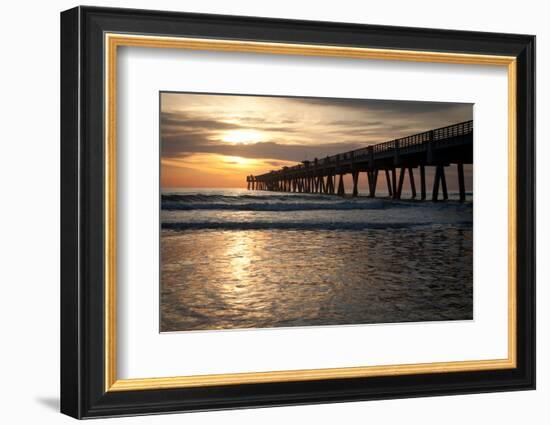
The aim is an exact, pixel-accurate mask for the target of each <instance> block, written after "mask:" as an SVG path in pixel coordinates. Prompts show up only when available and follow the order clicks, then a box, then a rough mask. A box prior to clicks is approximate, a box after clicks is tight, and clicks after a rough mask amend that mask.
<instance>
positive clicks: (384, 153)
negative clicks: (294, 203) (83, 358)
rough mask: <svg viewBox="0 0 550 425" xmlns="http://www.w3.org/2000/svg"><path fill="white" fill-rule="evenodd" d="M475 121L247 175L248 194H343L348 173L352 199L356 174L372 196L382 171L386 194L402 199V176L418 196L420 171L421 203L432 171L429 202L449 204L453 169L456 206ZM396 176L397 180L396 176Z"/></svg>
mask: <svg viewBox="0 0 550 425" xmlns="http://www.w3.org/2000/svg"><path fill="white" fill-rule="evenodd" d="M473 128H474V124H473V120H471V121H465V122H461V123H458V124H453V125H450V126H447V127H441V128H436V129H434V130H429V131H425V132H423V133H418V134H414V135H411V136H407V137H402V138H400V139H395V140H391V141H389V142H384V143H379V144H376V145H372V146H368V147H365V148H361V149H356V150H353V151H349V152H344V153H340V154H337V155H333V156H327V157H325V158H321V159H317V158H315V159H314V160H313V161H303V162H302V163H301V164H298V165H295V166H292V167H283V168H282V169H280V170H276V171H270V172H269V173H265V174H261V175H258V176H252V175H250V176H247V177H246V181H247V188H248V190H268V191H276V192H297V193H322V194H328V195H340V196H344V195H346V189H345V187H344V175H346V174H351V175H352V181H353V188H352V191H351V195H352V196H357V194H358V189H357V186H358V182H359V174H360V173H363V172H364V173H367V179H368V187H369V197H372V198H374V197H375V196H376V183H377V180H378V174H379V173H380V172H382V173H384V174H385V177H386V183H387V185H388V193H389V195H390V196H391V197H392V198H393V199H401V191H402V189H403V181H404V179H405V176H406V174H408V178H409V181H410V185H411V192H412V197H413V198H416V197H417V191H416V184H415V181H414V175H413V168H420V199H422V200H425V199H426V171H425V168H426V167H428V166H431V167H435V177H434V183H433V188H432V196H431V200H432V201H437V200H438V199H439V192H440V188H441V195H442V198H443V199H444V200H447V199H449V196H448V193H447V182H446V179H445V168H446V167H449V166H451V165H456V167H457V175H458V187H459V193H460V201H464V200H465V199H466V192H465V185H464V164H472V163H473ZM398 174H399V175H398Z"/></svg>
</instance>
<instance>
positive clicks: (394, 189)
mask: <svg viewBox="0 0 550 425" xmlns="http://www.w3.org/2000/svg"><path fill="white" fill-rule="evenodd" d="M391 185H392V188H391V189H392V192H393V198H394V199H395V197H396V196H397V175H396V174H395V167H392V169H391Z"/></svg>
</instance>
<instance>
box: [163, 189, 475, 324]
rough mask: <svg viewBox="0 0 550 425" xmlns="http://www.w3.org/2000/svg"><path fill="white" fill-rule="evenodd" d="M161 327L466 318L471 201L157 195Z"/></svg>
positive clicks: (469, 307) (250, 194) (251, 193)
mask: <svg viewBox="0 0 550 425" xmlns="http://www.w3.org/2000/svg"><path fill="white" fill-rule="evenodd" d="M161 262H162V266H161V267H162V270H161V306H160V312H161V331H186V330H206V329H235V328H263V327H279V326H319V325H338V324H367V323H390V322H409V321H435V320H466V319H472V314H473V297H472V290H473V287H472V274H473V272H472V203H471V202H467V203H465V204H460V203H458V202H447V203H443V202H442V203H436V204H434V203H431V202H411V201H391V200H386V199H368V198H356V199H351V198H346V199H342V198H338V197H334V196H325V195H314V194H312V195H304V194H281V193H269V192H254V191H246V190H238V189H235V190H210V191H204V190H201V191H200V192H197V191H191V190H187V191H179V192H176V193H170V194H164V195H163V199H162V232H161Z"/></svg>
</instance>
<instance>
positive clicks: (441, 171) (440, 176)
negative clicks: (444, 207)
mask: <svg viewBox="0 0 550 425" xmlns="http://www.w3.org/2000/svg"><path fill="white" fill-rule="evenodd" d="M440 183H441V190H442V192H443V199H445V200H447V199H449V194H448V193H447V181H446V180H445V166H443V165H438V166H436V167H435V177H434V189H433V193H432V201H434V202H435V201H437V200H438V197H439V184H440Z"/></svg>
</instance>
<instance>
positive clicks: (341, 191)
mask: <svg viewBox="0 0 550 425" xmlns="http://www.w3.org/2000/svg"><path fill="white" fill-rule="evenodd" d="M345 194H346V189H345V188H344V175H343V174H340V179H339V180H338V195H339V196H344V195H345Z"/></svg>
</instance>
